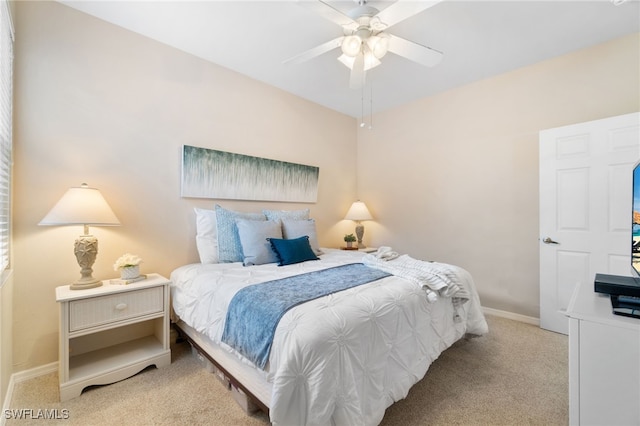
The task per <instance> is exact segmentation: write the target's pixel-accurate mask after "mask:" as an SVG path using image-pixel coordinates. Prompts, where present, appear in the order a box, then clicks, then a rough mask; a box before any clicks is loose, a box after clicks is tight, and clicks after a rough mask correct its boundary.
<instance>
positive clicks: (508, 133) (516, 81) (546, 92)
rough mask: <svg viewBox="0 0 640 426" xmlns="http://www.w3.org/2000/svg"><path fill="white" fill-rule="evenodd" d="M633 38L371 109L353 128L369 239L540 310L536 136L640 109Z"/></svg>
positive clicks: (639, 50)
mask: <svg viewBox="0 0 640 426" xmlns="http://www.w3.org/2000/svg"><path fill="white" fill-rule="evenodd" d="M639 64H640V36H639V35H638V34H634V35H631V36H627V37H623V38H620V39H617V40H613V41H611V42H608V43H604V44H601V45H598V46H595V47H592V48H589V49H586V50H582V51H578V52H575V53H572V54H568V55H565V56H562V57H558V58H555V59H552V60H548V61H545V62H542V63H539V64H536V65H533V66H529V67H526V68H522V69H519V70H516V71H513V72H510V73H507V74H503V75H500V76H497V77H494V78H490V79H487V80H483V81H479V82H476V83H474V84H469V85H467V86H464V87H460V88H458V89H455V90H451V91H448V92H446V93H442V94H440V95H437V96H433V97H430V98H426V99H422V100H419V101H417V102H414V103H411V104H408V105H405V106H402V107H400V108H396V109H394V110H391V111H388V112H385V113H381V114H378V115H376V117H375V120H374V123H375V128H374V129H373V131H368V130H362V131H360V133H359V135H358V160H359V161H358V182H359V184H358V186H359V191H358V192H359V197H360V198H361V199H362V200H363V201H365V202H366V203H367V204H368V206H369V207H370V208H371V210H372V214H373V215H374V216H375V218H376V220H377V222H375V223H371V224H368V225H367V233H368V235H369V236H370V238H371V243H372V245H374V246H375V245H381V244H386V245H391V246H394V247H397V248H398V250H399V251H402V252H408V253H410V254H412V255H414V256H416V257H420V258H424V259H431V260H436V261H442V262H448V263H453V264H457V265H460V266H463V267H464V268H466V269H468V270H469V271H470V272H471V274H472V275H473V276H474V278H475V280H476V283H477V286H478V288H479V291H480V295H481V299H482V304H483V305H484V306H486V307H491V308H495V309H500V310H504V311H508V312H514V313H518V314H522V315H526V316H531V317H538V315H539V313H538V311H539V294H538V291H539V290H538V289H539V285H538V280H539V272H538V270H539V256H538V247H539V242H538V237H539V235H538V216H539V215H538V132H539V131H540V130H543V129H547V128H553V127H558V126H562V125H566V124H572V123H579V122H584V121H589V120H594V119H599V118H604V117H609V116H614V115H620V114H625V113H629V112H634V111H639V110H640V86H639V82H640V77H639V76H640V69H639Z"/></svg>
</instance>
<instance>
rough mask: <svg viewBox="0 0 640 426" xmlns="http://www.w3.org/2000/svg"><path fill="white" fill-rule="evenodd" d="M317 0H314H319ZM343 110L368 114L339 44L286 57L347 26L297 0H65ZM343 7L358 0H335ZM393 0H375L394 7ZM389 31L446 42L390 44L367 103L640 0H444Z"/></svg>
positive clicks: (502, 66) (618, 18)
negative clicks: (420, 53)
mask: <svg viewBox="0 0 640 426" xmlns="http://www.w3.org/2000/svg"><path fill="white" fill-rule="evenodd" d="M312 1H313V0H312ZM61 2H62V3H64V4H67V5H68V6H71V7H73V8H75V9H78V10H81V11H83V12H86V13H88V14H91V15H94V16H96V17H98V18H101V19H103V20H105V21H108V22H111V23H113V24H116V25H119V26H121V27H124V28H127V29H129V30H131V31H134V32H136V33H140V34H143V35H145V36H148V37H150V38H153V39H155V40H158V41H160V42H162V43H166V44H168V45H170V46H173V47H176V48H178V49H181V50H184V51H186V52H189V53H191V54H193V55H196V56H198V57H200V58H203V59H206V60H208V61H211V62H214V63H216V64H218V65H221V66H224V67H226V68H229V69H232V70H235V71H237V72H239V73H241V74H244V75H247V76H249V77H252V78H254V79H256V80H260V81H263V82H265V83H268V84H270V85H272V86H276V87H279V88H281V89H283V90H285V91H287V92H290V93H293V94H295V95H298V96H300V97H303V98H306V99H308V100H310V101H313V102H316V103H318V104H321V105H324V106H326V107H328V108H331V109H334V110H336V111H339V112H342V113H345V114H348V115H350V116H353V117H359V116H360V115H361V112H362V95H363V91H361V90H352V89H349V70H348V68H346V67H345V66H344V65H342V64H341V63H339V62H338V61H337V60H336V58H337V57H338V55H339V52H338V51H339V49H338V50H337V51H336V50H334V51H331V52H329V53H326V54H324V55H322V56H320V57H317V58H315V59H312V60H310V61H308V62H305V63H303V64H299V65H293V64H283V61H284V60H286V59H288V58H291V57H293V56H295V55H296V54H298V53H301V52H303V51H305V50H308V49H310V48H312V47H315V46H317V45H319V44H321V43H323V42H325V41H328V40H330V39H333V38H336V37H339V36H341V35H342V29H341V28H340V27H339V26H338V25H336V24H334V23H332V22H330V21H328V20H326V19H324V18H322V17H320V16H318V15H317V14H315V13H313V12H311V11H310V10H309V9H308V8H305V7H303V6H301V5H299V4H297V3H298V2H297V1H295V0H280V1H238V0H236V1H219V0H218V1H213V0H210V1H148V0H147V1H78V0H71V1H64V0H63V1H61ZM326 2H327V3H330V4H331V5H333V6H334V7H335V8H337V9H339V10H341V11H344V12H346V11H348V10H349V9H350V8H352V7H354V6H355V3H354V2H353V1H328V0H327V1H326ZM391 3H393V2H392V1H370V2H368V4H369V5H371V6H374V7H376V8H378V9H380V10H381V9H384V8H385V7H387V6H388V5H389V4H391ZM388 32H390V33H392V34H394V35H397V36H400V37H404V38H406V39H409V40H411V41H414V42H416V43H419V44H422V45H426V46H429V47H432V48H434V49H436V50H439V51H441V52H444V58H443V60H442V62H441V63H440V64H439V65H437V66H436V67H433V68H425V67H423V66H421V65H418V64H416V63H413V62H411V61H408V60H407V59H404V58H401V57H399V56H396V55H394V54H392V53H389V54H388V55H386V56H385V57H384V58H383V59H382V65H380V66H379V67H377V68H375V69H374V70H372V71H371V72H370V73H368V75H367V86H366V88H365V91H364V92H365V98H366V100H365V104H366V107H365V110H366V113H367V114H368V113H369V98H370V93H371V82H372V83H373V109H374V112H376V111H382V110H385V109H388V108H392V107H395V106H398V105H401V104H403V103H406V102H410V101H412V100H415V99H419V98H422V97H425V96H430V95H433V94H435V93H439V92H442V91H445V90H448V89H451V88H454V87H457V86H461V85H464V84H467V83H470V82H472V81H476V80H480V79H484V78H487V77H489V76H492V75H496V74H500V73H504V72H507V71H510V70H513V69H516V68H520V67H523V66H526V65H529V64H533V63H535V62H539V61H542V60H545V59H548V58H552V57H555V56H559V55H563V54H565V53H568V52H571V51H573V50H576V49H581V48H584V47H588V46H591V45H594V44H597V43H600V42H604V41H607V40H610V39H613V38H616V37H619V36H622V35H625V34H630V33H634V32H640V2H639V1H638V0H631V1H627V2H624V3H622V4H621V5H619V6H615V5H614V4H613V3H612V2H611V1H609V0H590V1H580V0H564V1H558V0H556V1H541V0H537V1H525V0H511V1H505V0H503V1H484V0H472V1H460V0H444V1H442V2H440V3H438V4H436V5H435V6H433V7H431V8H429V9H427V10H425V11H423V12H421V13H419V14H418V15H415V16H413V17H411V18H409V19H406V20H405V21H402V22H400V23H399V24H397V25H395V26H393V27H391V28H390V29H389V30H388Z"/></svg>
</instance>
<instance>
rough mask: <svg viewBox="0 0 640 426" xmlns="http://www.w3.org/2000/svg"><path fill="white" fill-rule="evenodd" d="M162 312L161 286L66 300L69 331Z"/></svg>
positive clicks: (162, 297) (162, 290) (162, 293)
mask: <svg viewBox="0 0 640 426" xmlns="http://www.w3.org/2000/svg"><path fill="white" fill-rule="evenodd" d="M163 311H164V286H158V287H153V288H147V289H143V290H134V291H127V292H123V293H116V294H111V295H105V296H100V297H91V298H88V299H80V300H73V301H71V302H69V331H70V332H73V331H78V330H82V329H85V328H90V327H96V326H99V325H104V324H109V323H112V322H116V321H120V320H125V319H129V318H135V317H138V316H142V315H148V314H152V313H156V312H158V313H162V312H163Z"/></svg>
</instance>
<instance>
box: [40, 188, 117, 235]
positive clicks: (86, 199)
mask: <svg viewBox="0 0 640 426" xmlns="http://www.w3.org/2000/svg"><path fill="white" fill-rule="evenodd" d="M38 225H99V226H115V225H120V221H118V218H117V217H116V215H115V214H114V213H113V210H111V207H109V204H107V201H106V200H105V199H104V197H103V196H102V194H101V193H100V191H98V190H97V189H95V188H89V187H88V186H87V184H86V183H83V184H82V185H81V186H80V187H77V188H69V190H67V192H66V193H65V194H64V195H63V196H62V198H60V200H59V201H58V202H57V203H56V205H55V206H53V208H52V209H51V210H50V211H49V213H47V215H46V216H45V217H44V219H42V220H41V221H40V223H39V224H38Z"/></svg>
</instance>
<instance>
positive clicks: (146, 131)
mask: <svg viewBox="0 0 640 426" xmlns="http://www.w3.org/2000/svg"><path fill="white" fill-rule="evenodd" d="M16 9H17V13H16V33H17V35H16V72H15V74H16V81H15V99H16V107H15V204H14V211H15V229H14V250H15V253H14V257H15V262H14V265H15V286H14V297H15V304H14V351H13V358H14V359H13V361H14V369H15V371H20V370H23V369H27V368H30V367H34V366H39V365H42V364H46V363H50V362H53V361H56V360H57V358H58V354H57V347H58V343H57V339H58V313H57V305H56V302H55V295H54V289H55V287H56V286H60V285H64V284H68V283H70V282H71V281H73V280H75V279H76V278H78V277H79V267H78V266H77V264H76V260H75V257H74V256H73V241H74V239H75V237H76V236H77V235H79V234H80V233H81V232H82V230H81V229H80V228H79V227H77V228H76V227H39V226H37V224H38V222H39V221H40V220H41V219H42V218H43V217H44V215H45V214H46V213H47V212H48V211H49V209H50V208H51V207H53V205H54V204H55V202H56V201H57V200H58V199H59V197H60V196H62V194H63V193H64V191H65V190H66V189H67V188H69V187H71V186H77V185H79V184H80V183H82V182H85V181H86V182H87V183H89V184H90V185H91V186H95V187H97V188H99V189H100V190H101V192H102V194H103V195H104V196H105V198H106V199H107V200H108V202H109V203H110V205H111V207H112V208H113V210H114V211H115V213H116V215H117V216H118V217H119V219H120V221H121V222H122V226H120V227H113V228H106V227H103V228H99V227H94V228H92V232H93V233H94V234H95V235H96V236H97V237H98V239H99V241H100V251H99V254H98V260H97V262H96V264H95V266H94V276H96V277H100V278H108V277H114V276H115V272H114V271H113V269H112V265H113V262H114V261H115V259H116V258H117V257H119V256H120V255H121V254H123V253H125V252H132V253H135V254H138V255H140V256H141V257H142V258H143V259H144V263H143V265H142V270H143V272H152V271H157V272H159V273H162V274H164V275H167V276H168V275H169V274H170V272H171V271H172V270H173V269H174V268H175V267H176V266H178V265H181V264H184V263H187V262H194V261H197V253H196V249H195V238H194V235H195V228H194V217H193V207H194V206H199V207H213V205H214V203H215V201H214V200H197V199H183V198H180V161H181V146H182V144H190V145H195V146H201V147H209V148H214V149H219V150H226V151H232V152H237V153H242V154H248V155H254V156H260V157H266V158H272V159H277V160H283V161H291V162H296V163H302V164H309V165H314V166H319V168H320V184H319V194H318V202H317V203H315V204H282V203H260V202H238V201H235V202H232V201H224V200H217V201H218V202H219V203H220V204H222V205H224V206H227V207H230V208H234V209H238V210H246V211H254V210H258V209H259V208H262V207H268V208H282V209H285V208H306V207H308V208H310V209H311V214H312V216H313V217H314V218H316V220H317V223H318V232H319V234H320V237H319V238H320V243H321V244H323V245H329V246H337V245H338V244H339V243H340V237H341V236H342V235H343V233H344V231H346V229H347V228H346V227H348V226H351V225H350V224H348V223H345V222H344V221H341V219H342V217H343V215H344V213H345V212H346V210H347V209H348V207H349V205H350V203H351V202H352V201H353V198H354V197H355V193H356V188H355V187H356V175H355V168H354V166H353V159H354V158H355V156H356V140H357V137H356V121H355V119H353V118H351V117H347V116H345V115H342V114H339V113H336V112H334V111H331V110H328V109H326V108H323V107H320V106H318V105H315V104H312V103H310V102H307V101H304V100H302V99H300V98H297V97H295V96H292V95H290V94H287V93H285V92H283V91H280V90H278V89H275V88H273V87H270V86H267V85H265V84H262V83H259V82H257V81H254V80H251V79H248V78H246V77H243V76H241V75H239V74H237V73H234V72H231V71H229V70H227V69H224V68H221V67H218V66H215V65H212V64H210V63H207V62H204V61H202V60H199V59H197V58H195V57H193V56H190V55H188V54H185V53H181V52H179V51H177V50H175V49H173V48H169V47H167V46H165V45H162V44H159V43H157V42H154V41H151V40H149V39H146V38H144V37H141V36H139V35H136V34H134V33H131V32H128V31H125V30H123V29H120V28H118V27H115V26H113V25H110V24H107V23H104V22H103V21H99V20H97V19H95V18H92V17H89V16H88V15H84V14H82V13H80V12H77V11H75V10H73V9H71V8H68V7H66V6H63V5H61V4H59V3H55V2H20V3H19V4H18V5H17V8H16Z"/></svg>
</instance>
